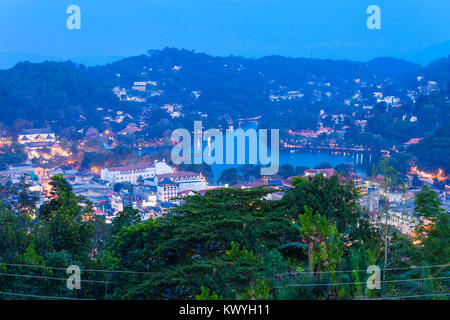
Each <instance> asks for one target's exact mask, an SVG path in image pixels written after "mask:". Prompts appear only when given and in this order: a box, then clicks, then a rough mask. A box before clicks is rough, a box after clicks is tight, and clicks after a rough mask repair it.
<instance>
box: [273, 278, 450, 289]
mask: <svg viewBox="0 0 450 320" xmlns="http://www.w3.org/2000/svg"><path fill="white" fill-rule="evenodd" d="M444 279H450V277H437V278H421V279H400V280H381V281H378V282H379V283H393V282H414V281H426V280H444ZM366 283H367V282H340V283H301V284H287V285H285V286H281V287H275V288H277V289H281V288H286V287H320V286H340V285H347V284H366Z"/></svg>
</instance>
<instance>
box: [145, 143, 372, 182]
mask: <svg viewBox="0 0 450 320" xmlns="http://www.w3.org/2000/svg"><path fill="white" fill-rule="evenodd" d="M166 149H167V148H166ZM161 150H163V149H144V150H142V151H140V152H139V153H141V154H145V153H147V154H153V153H156V152H158V151H161ZM169 150H170V149H169ZM246 159H247V160H248V158H246ZM279 160H280V166H282V165H284V164H290V165H292V166H293V167H294V169H295V167H300V166H302V167H308V168H314V167H316V166H318V165H320V164H321V163H323V162H327V163H329V164H331V165H332V166H333V167H335V166H337V165H340V164H346V163H353V164H355V166H357V165H360V164H362V163H363V162H364V163H366V162H367V161H370V155H369V154H367V153H354V154H350V153H345V154H344V153H332V152H329V151H321V152H312V151H311V152H310V151H296V152H295V153H291V152H289V151H280V158H279ZM240 166H242V165H241V164H213V165H211V168H212V171H213V173H214V178H215V180H217V179H218V178H219V177H220V175H221V174H222V171H224V170H226V169H229V168H238V167H240ZM356 172H357V173H358V174H360V175H365V173H364V172H363V171H361V170H359V169H358V168H357V167H356Z"/></svg>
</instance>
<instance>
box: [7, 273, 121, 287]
mask: <svg viewBox="0 0 450 320" xmlns="http://www.w3.org/2000/svg"><path fill="white" fill-rule="evenodd" d="M0 276H6V277H22V278H37V279H50V280H62V281H67V278H56V277H47V276H37V275H31V274H16V273H0ZM77 281H80V282H92V283H103V284H106V283H119V282H111V281H101V280H83V279H80V280H77Z"/></svg>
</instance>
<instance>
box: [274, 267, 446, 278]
mask: <svg viewBox="0 0 450 320" xmlns="http://www.w3.org/2000/svg"><path fill="white" fill-rule="evenodd" d="M449 266H450V264H437V265H432V266H411V267H400V268H385V269H383V268H380V271H396V270H409V269H424V268H440V267H443V268H445V267H449ZM352 272H367V269H361V270H335V271H317V272H314V271H299V272H283V273H279V274H277V275H285V274H288V275H295V274H324V273H325V274H326V273H352Z"/></svg>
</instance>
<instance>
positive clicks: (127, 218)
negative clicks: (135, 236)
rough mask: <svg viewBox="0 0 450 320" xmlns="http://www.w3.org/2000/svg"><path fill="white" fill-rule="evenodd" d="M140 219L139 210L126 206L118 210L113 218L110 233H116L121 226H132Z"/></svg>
mask: <svg viewBox="0 0 450 320" xmlns="http://www.w3.org/2000/svg"><path fill="white" fill-rule="evenodd" d="M140 221H141V215H140V214H139V211H138V210H136V209H134V208H133V207H132V206H126V207H125V208H124V209H123V211H121V212H119V213H118V214H117V216H116V217H115V218H114V221H113V225H112V229H111V233H112V234H113V235H116V234H118V233H119V232H120V231H121V230H122V229H123V228H126V227H129V226H134V225H136V224H137V223H139V222H140Z"/></svg>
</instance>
